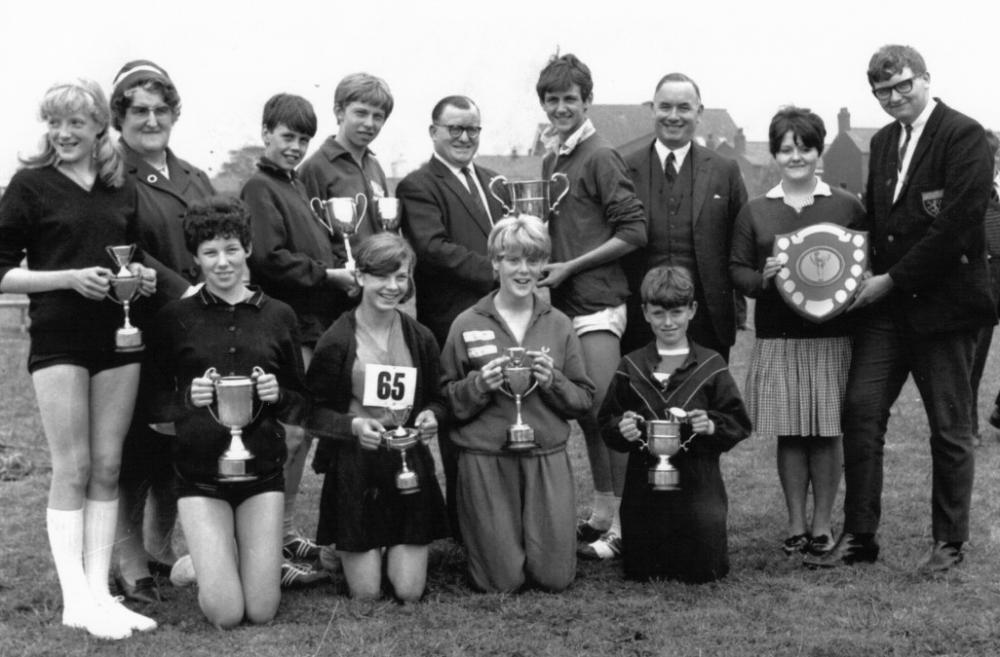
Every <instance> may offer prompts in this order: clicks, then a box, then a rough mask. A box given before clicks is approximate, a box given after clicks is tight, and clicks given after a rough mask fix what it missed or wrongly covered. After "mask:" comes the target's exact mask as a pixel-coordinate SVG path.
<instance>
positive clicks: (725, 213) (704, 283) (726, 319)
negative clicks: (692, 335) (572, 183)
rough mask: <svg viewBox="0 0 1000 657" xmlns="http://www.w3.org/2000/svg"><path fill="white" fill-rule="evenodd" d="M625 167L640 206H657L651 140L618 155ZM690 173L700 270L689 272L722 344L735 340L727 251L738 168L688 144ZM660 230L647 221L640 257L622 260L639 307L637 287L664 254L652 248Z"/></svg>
mask: <svg viewBox="0 0 1000 657" xmlns="http://www.w3.org/2000/svg"><path fill="white" fill-rule="evenodd" d="M622 156H623V157H624V158H625V163H626V164H627V165H628V167H629V176H630V177H631V178H632V181H633V182H634V183H635V191H636V194H637V195H638V196H639V200H641V201H642V204H643V206H644V207H647V208H651V207H653V205H654V204H655V203H656V202H658V199H657V198H656V197H655V195H654V193H653V185H652V182H653V181H652V179H651V177H650V171H653V170H654V167H655V170H658V171H660V175H662V166H661V165H660V164H659V158H658V156H657V154H656V150H655V149H654V143H653V142H649V143H647V144H645V145H644V146H639V147H638V148H635V149H634V150H631V151H628V152H625V153H622ZM688 157H690V158H691V165H692V168H693V171H694V190H693V194H692V212H691V215H692V217H693V221H694V230H693V233H694V255H695V260H696V262H697V269H698V271H696V272H692V273H693V274H694V275H695V276H697V278H698V279H699V280H700V282H701V288H702V289H703V290H704V292H705V299H706V302H707V305H708V308H701V309H699V310H701V312H705V311H707V312H708V314H709V317H710V318H711V320H712V327H713V328H714V329H715V334H716V337H718V339H719V340H720V341H722V342H723V343H724V344H727V345H732V344H733V343H734V342H736V309H735V308H734V306H733V284H732V281H731V280H730V278H729V247H730V245H731V244H732V239H733V227H734V226H735V224H736V215H738V214H739V212H740V209H741V208H742V207H743V205H744V204H746V202H747V190H746V186H745V185H744V184H743V177H742V175H741V174H740V167H739V164H737V163H736V162H735V161H734V160H730V159H729V158H726V157H722V156H721V155H719V154H717V153H714V152H713V151H711V150H709V149H707V148H704V147H702V146H699V145H698V144H694V143H693V144H691V151H690V152H689V153H688ZM660 229H661V227H659V226H655V225H654V224H653V222H652V221H650V222H649V239H648V241H647V246H646V248H645V249H644V250H643V252H642V253H643V257H642V258H631V259H629V258H626V260H630V261H631V262H632V263H633V265H638V267H636V266H633V267H632V268H631V271H630V272H629V274H630V275H629V280H630V285H631V286H632V299H633V303H641V299H640V297H639V283H640V282H641V281H642V277H643V275H645V273H646V272H647V271H648V270H649V269H650V268H652V267H654V266H656V265H658V264H661V263H662V262H663V261H664V260H665V257H664V254H662V253H656V252H654V251H652V250H651V247H652V245H653V242H654V236H655V234H656V232H657V231H658V230H660Z"/></svg>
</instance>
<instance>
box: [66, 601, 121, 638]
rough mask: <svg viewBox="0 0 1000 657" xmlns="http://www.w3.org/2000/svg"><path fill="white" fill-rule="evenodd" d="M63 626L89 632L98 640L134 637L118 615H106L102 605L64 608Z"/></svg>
mask: <svg viewBox="0 0 1000 657" xmlns="http://www.w3.org/2000/svg"><path fill="white" fill-rule="evenodd" d="M62 624H63V625H66V626H67V627H75V628H78V629H81V630H87V632H89V633H90V634H91V636H95V637H97V638H98V639H110V640H118V639H127V638H128V637H130V636H132V628H131V627H129V626H128V624H126V623H125V622H124V621H123V620H122V619H121V618H119V617H118V616H117V615H112V614H107V613H104V610H103V609H102V608H101V606H100V605H97V604H92V605H90V606H88V607H83V608H74V609H67V608H65V607H64V608H63V616H62Z"/></svg>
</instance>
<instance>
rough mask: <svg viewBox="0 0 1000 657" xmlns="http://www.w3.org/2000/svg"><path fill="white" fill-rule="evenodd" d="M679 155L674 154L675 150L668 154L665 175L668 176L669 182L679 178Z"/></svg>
mask: <svg viewBox="0 0 1000 657" xmlns="http://www.w3.org/2000/svg"><path fill="white" fill-rule="evenodd" d="M675 164H677V156H675V155H674V152H673V151H670V153H668V154H667V163H666V164H665V165H664V166H663V175H665V176H666V177H667V182H669V183H673V182H674V181H675V180H677V167H675V166H674V165H675Z"/></svg>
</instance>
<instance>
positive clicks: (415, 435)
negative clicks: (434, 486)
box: [382, 406, 420, 495]
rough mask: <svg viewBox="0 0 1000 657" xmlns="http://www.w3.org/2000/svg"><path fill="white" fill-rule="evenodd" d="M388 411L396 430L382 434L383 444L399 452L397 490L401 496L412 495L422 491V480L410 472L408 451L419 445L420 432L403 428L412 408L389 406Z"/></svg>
mask: <svg viewBox="0 0 1000 657" xmlns="http://www.w3.org/2000/svg"><path fill="white" fill-rule="evenodd" d="M387 410H388V411H389V415H390V416H392V421H393V422H394V423H395V425H396V428H395V429H389V430H388V431H384V432H382V442H383V443H385V446H386V447H387V448H389V449H391V450H394V451H397V452H399V458H400V460H401V461H402V466H401V467H400V469H399V472H397V473H396V490H398V491H399V492H400V494H401V495H412V494H413V493H416V492H418V491H420V480H419V479H418V477H417V473H416V472H414V471H413V470H410V466H409V464H407V462H406V450H408V449H410V448H411V447H415V446H416V445H417V441H418V440H419V438H420V432H419V431H417V430H416V429H414V428H412V427H405V426H403V425H405V424H406V420H407V418H409V416H410V410H411V407H409V406H389V407H388V409H387Z"/></svg>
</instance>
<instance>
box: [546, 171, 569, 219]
mask: <svg viewBox="0 0 1000 657" xmlns="http://www.w3.org/2000/svg"><path fill="white" fill-rule="evenodd" d="M556 180H562V181H563V190H562V192H561V193H560V194H559V196H557V197H556V200H555V201H554V202H553V203H552V205H551V206H550V207H549V212H555V211H556V209H557V208H558V207H559V202H560V201H562V200H563V199H564V198H566V195H567V194H569V176H567V175H566V174H565V173H563V172H561V171H556V172H555V173H553V174H552V176H551V177H550V178H549V182H555V181H556Z"/></svg>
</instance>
